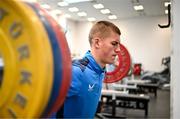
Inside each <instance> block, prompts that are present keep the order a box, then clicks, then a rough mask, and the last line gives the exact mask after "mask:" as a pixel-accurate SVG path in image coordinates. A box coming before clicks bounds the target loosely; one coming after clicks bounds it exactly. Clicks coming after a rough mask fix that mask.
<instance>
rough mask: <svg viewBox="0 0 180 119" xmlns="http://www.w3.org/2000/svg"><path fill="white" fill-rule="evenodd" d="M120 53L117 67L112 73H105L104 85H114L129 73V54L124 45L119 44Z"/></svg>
mask: <svg viewBox="0 0 180 119" xmlns="http://www.w3.org/2000/svg"><path fill="white" fill-rule="evenodd" d="M120 49H121V50H120V52H119V53H118V60H119V61H118V62H119V65H118V66H117V67H116V68H115V70H113V71H112V72H107V73H106V75H105V79H104V83H114V82H117V81H119V80H122V79H123V78H124V77H125V76H126V75H127V74H128V72H129V69H130V65H131V58H130V55H129V52H128V51H127V49H126V48H125V46H124V45H122V44H120Z"/></svg>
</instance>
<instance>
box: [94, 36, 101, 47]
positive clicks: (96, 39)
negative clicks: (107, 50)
mask: <svg viewBox="0 0 180 119" xmlns="http://www.w3.org/2000/svg"><path fill="white" fill-rule="evenodd" d="M100 45H101V42H100V39H99V38H94V46H95V47H96V48H99V47H100Z"/></svg>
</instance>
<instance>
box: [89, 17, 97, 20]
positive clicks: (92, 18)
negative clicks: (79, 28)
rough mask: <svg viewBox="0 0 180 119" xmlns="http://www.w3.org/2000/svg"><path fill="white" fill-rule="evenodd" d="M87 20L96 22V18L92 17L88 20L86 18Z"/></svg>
mask: <svg viewBox="0 0 180 119" xmlns="http://www.w3.org/2000/svg"><path fill="white" fill-rule="evenodd" d="M87 20H88V21H96V18H94V17H89V18H87Z"/></svg>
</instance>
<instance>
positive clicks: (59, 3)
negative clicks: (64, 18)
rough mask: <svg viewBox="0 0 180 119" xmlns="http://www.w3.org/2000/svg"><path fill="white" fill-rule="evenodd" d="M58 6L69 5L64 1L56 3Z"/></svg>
mask: <svg viewBox="0 0 180 119" xmlns="http://www.w3.org/2000/svg"><path fill="white" fill-rule="evenodd" d="M58 5H59V6H61V7H64V6H68V5H69V4H68V3H67V2H65V1H62V2H58Z"/></svg>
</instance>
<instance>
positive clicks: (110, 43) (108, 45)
mask: <svg viewBox="0 0 180 119" xmlns="http://www.w3.org/2000/svg"><path fill="white" fill-rule="evenodd" d="M100 48H101V53H100V55H101V56H100V57H101V62H102V63H103V64H112V63H113V62H114V60H115V57H116V55H117V52H118V51H120V36H119V34H117V33H114V32H111V33H110V35H109V37H107V38H104V39H101V46H100Z"/></svg>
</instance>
